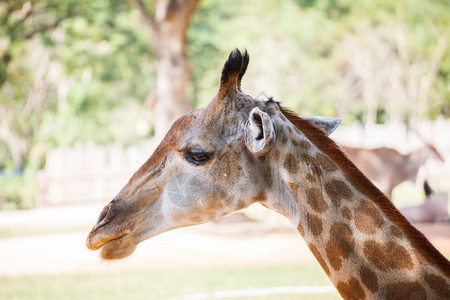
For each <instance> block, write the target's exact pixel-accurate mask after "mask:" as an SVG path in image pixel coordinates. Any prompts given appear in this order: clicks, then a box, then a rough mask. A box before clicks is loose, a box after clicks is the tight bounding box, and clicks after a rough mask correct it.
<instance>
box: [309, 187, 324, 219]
mask: <svg viewBox="0 0 450 300" xmlns="http://www.w3.org/2000/svg"><path fill="white" fill-rule="evenodd" d="M306 201H307V202H308V204H309V205H310V206H311V208H312V209H313V210H314V211H315V212H318V213H323V212H324V211H326V210H327V209H328V204H327V203H326V202H325V200H324V199H323V196H322V194H321V193H320V190H319V189H318V188H310V189H307V190H306Z"/></svg>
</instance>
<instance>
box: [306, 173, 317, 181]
mask: <svg viewBox="0 0 450 300" xmlns="http://www.w3.org/2000/svg"><path fill="white" fill-rule="evenodd" d="M305 178H306V180H307V181H308V182H310V183H314V182H316V178H314V176H312V175H311V174H309V173H308V174H306V175H305Z"/></svg>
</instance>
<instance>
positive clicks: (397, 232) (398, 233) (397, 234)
mask: <svg viewBox="0 0 450 300" xmlns="http://www.w3.org/2000/svg"><path fill="white" fill-rule="evenodd" d="M391 234H392V235H393V236H395V237H396V238H399V239H402V238H403V233H402V232H401V231H400V229H398V228H397V227H396V226H394V225H392V226H391Z"/></svg>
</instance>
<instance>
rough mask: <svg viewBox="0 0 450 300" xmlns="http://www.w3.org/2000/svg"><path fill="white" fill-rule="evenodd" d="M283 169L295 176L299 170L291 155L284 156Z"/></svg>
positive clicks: (295, 160)
mask: <svg viewBox="0 0 450 300" xmlns="http://www.w3.org/2000/svg"><path fill="white" fill-rule="evenodd" d="M284 168H285V169H286V170H287V171H288V172H289V173H291V174H297V172H298V170H299V166H298V161H297V159H296V158H295V157H294V156H293V155H292V154H291V153H289V154H288V155H287V156H286V160H285V161H284Z"/></svg>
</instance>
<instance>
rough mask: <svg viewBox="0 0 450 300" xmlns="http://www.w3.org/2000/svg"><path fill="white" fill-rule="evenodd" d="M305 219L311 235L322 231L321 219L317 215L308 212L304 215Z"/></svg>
mask: <svg viewBox="0 0 450 300" xmlns="http://www.w3.org/2000/svg"><path fill="white" fill-rule="evenodd" d="M306 221H307V224H308V228H309V230H310V231H311V233H312V234H313V235H315V236H317V235H320V234H321V233H322V230H323V227H322V220H321V219H320V218H319V217H317V216H315V215H313V214H310V213H308V214H307V215H306Z"/></svg>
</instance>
